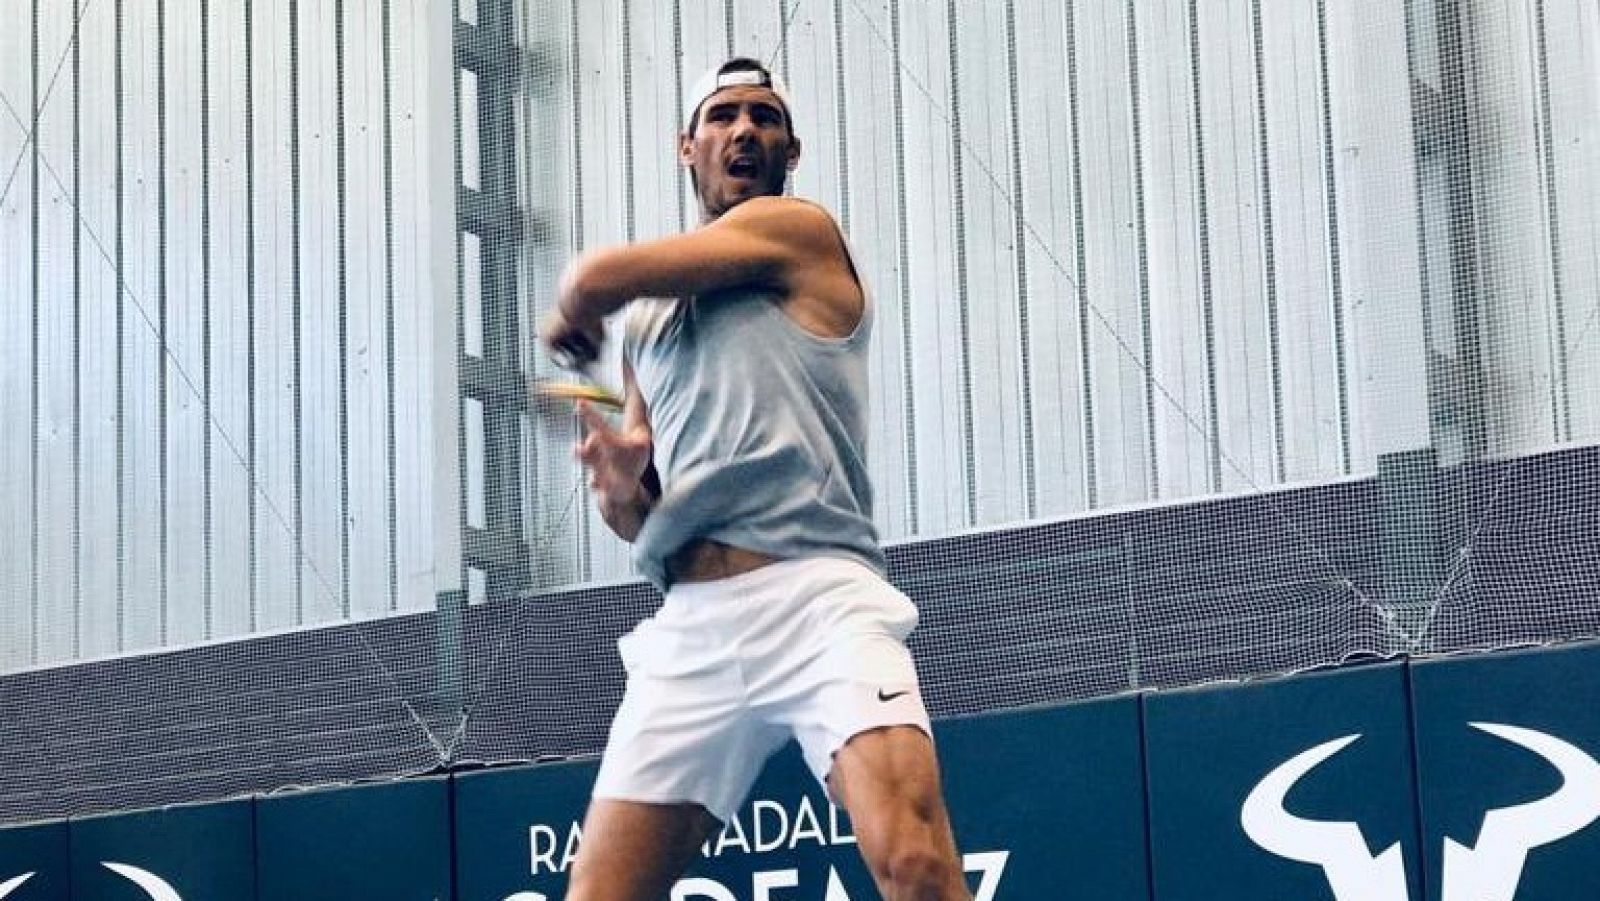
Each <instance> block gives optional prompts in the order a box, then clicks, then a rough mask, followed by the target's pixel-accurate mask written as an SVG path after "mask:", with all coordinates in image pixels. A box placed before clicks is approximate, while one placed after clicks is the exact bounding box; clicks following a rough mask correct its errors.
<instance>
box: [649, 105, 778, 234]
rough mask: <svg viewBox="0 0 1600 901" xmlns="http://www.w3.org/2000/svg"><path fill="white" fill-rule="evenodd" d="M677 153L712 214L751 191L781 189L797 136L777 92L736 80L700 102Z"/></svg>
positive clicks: (763, 193)
mask: <svg viewBox="0 0 1600 901" xmlns="http://www.w3.org/2000/svg"><path fill="white" fill-rule="evenodd" d="M678 158H679V159H680V160H681V161H682V163H683V164H684V165H685V166H688V167H689V168H690V170H691V171H693V172H694V177H695V183H696V185H697V186H698V188H699V193H700V205H701V206H702V207H703V208H704V209H705V213H706V215H707V217H708V218H716V217H717V216H720V215H722V214H723V213H725V212H727V211H728V210H730V209H732V208H733V207H734V206H736V205H738V204H740V203H742V202H744V201H746V200H749V199H750V198H752V197H762V196H767V195H774V194H782V193H783V183H784V181H785V179H787V178H788V176H789V170H790V169H793V168H794V165H795V163H797V162H799V160H800V142H799V140H797V139H796V138H795V137H794V135H792V134H790V133H789V124H788V117H787V116H786V115H785V114H784V111H783V104H782V102H781V101H779V100H778V97H777V95H776V94H774V93H772V91H771V90H769V89H767V88H764V87H759V86H756V85H734V86H732V87H726V88H723V89H721V90H719V91H717V92H716V93H715V94H712V95H711V96H710V97H707V98H706V101H705V103H703V104H701V105H700V114H699V116H698V120H697V122H696V125H695V130H694V133H693V134H692V135H689V134H685V135H683V136H682V137H680V138H679V140H678Z"/></svg>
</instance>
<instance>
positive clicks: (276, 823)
mask: <svg viewBox="0 0 1600 901" xmlns="http://www.w3.org/2000/svg"><path fill="white" fill-rule="evenodd" d="M256 877H257V883H256V884H257V889H258V893H257V898H258V899H259V901H450V899H451V897H452V895H451V893H450V783H449V780H447V779H444V778H437V779H413V780H408V781H405V782H395V783H391V784H387V785H367V786H361V787H358V788H345V789H334V790H331V791H318V792H306V793H304V794H296V795H285V796H282V797H273V798H261V799H260V800H258V801H257V802H256Z"/></svg>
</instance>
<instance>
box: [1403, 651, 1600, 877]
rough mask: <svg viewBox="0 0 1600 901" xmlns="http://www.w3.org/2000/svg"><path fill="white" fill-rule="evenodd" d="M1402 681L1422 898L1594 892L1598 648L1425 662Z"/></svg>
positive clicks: (1599, 743)
mask: <svg viewBox="0 0 1600 901" xmlns="http://www.w3.org/2000/svg"><path fill="white" fill-rule="evenodd" d="M1411 682H1412V692H1413V698H1414V704H1415V710H1416V714H1415V715H1416V723H1417V769H1418V772H1419V774H1420V776H1421V795H1422V815H1423V825H1424V827H1425V828H1424V832H1423V841H1424V852H1425V857H1426V859H1427V870H1426V872H1427V874H1428V898H1430V899H1436V901H1437V899H1444V901H1511V899H1512V898H1515V899H1516V901H1572V899H1578V898H1583V899H1589V898H1600V823H1597V822H1595V819H1596V817H1597V816H1600V763H1596V760H1597V759H1600V646H1596V645H1593V644H1588V645H1582V646H1574V647H1569V648H1561V649H1555V650H1541V651H1531V652H1523V653H1514V654H1494V655H1487V656H1477V657H1463V658H1456V659H1441V660H1431V661H1427V662H1423V663H1418V664H1416V665H1414V666H1413V668H1412V672H1411ZM1447 842H1448V843H1449V845H1452V846H1453V847H1450V848H1449V849H1448V850H1447Z"/></svg>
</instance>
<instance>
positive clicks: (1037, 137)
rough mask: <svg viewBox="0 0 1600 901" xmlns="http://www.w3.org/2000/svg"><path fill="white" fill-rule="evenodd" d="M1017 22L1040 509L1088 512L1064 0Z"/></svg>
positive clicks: (1031, 3)
mask: <svg viewBox="0 0 1600 901" xmlns="http://www.w3.org/2000/svg"><path fill="white" fill-rule="evenodd" d="M1016 18H1017V68H1018V86H1017V87H1018V91H1019V97H1018V110H1019V113H1020V115H1019V119H1020V126H1021V127H1020V129H1019V132H1018V137H1019V140H1021V142H1022V150H1021V154H1022V187H1023V191H1022V193H1023V198H1022V200H1023V202H1024V206H1023V207H1022V209H1023V212H1024V217H1025V218H1024V221H1023V226H1024V232H1025V237H1024V241H1025V248H1026V253H1027V260H1028V281H1027V284H1026V288H1027V292H1028V307H1027V311H1028V328H1027V334H1026V338H1027V340H1028V341H1029V342H1030V350H1031V359H1032V373H1031V378H1032V382H1033V383H1032V385H1031V386H1030V389H1031V394H1032V398H1033V421H1032V422H1031V423H1027V422H1025V423H1022V425H1023V426H1025V427H1026V428H1028V429H1030V430H1031V433H1032V441H1033V446H1034V454H1033V459H1034V468H1035V474H1034V481H1035V485H1036V492H1037V496H1036V512H1037V513H1039V514H1041V515H1046V516H1061V515H1065V514H1069V513H1077V512H1080V511H1082V510H1084V509H1087V507H1088V490H1087V485H1088V473H1087V472H1086V471H1085V466H1086V461H1085V455H1084V444H1083V435H1084V406H1083V398H1084V393H1083V381H1082V374H1083V369H1082V359H1083V346H1082V342H1081V341H1080V335H1079V329H1078V325H1079V317H1078V312H1079V299H1080V298H1079V285H1078V282H1077V268H1078V230H1077V227H1076V221H1075V218H1074V216H1073V211H1074V209H1075V204H1074V200H1073V198H1074V191H1075V185H1074V183H1073V158H1074V156H1073V155H1074V152H1075V147H1076V135H1075V134H1074V132H1073V130H1072V122H1073V120H1072V109H1071V106H1070V103H1071V101H1070V97H1069V96H1068V92H1067V91H1066V90H1064V89H1063V86H1064V85H1065V84H1066V83H1067V59H1066V56H1065V54H1063V53H1062V52H1061V48H1062V42H1063V40H1064V39H1065V37H1066V10H1064V9H1063V7H1062V5H1061V4H1060V3H1058V2H1055V0H1027V2H1019V3H1018V4H1017V10H1016Z"/></svg>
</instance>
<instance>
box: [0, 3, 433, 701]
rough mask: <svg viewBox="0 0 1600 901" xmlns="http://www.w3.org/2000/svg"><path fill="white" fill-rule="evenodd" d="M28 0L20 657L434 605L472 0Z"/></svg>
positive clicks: (3, 244) (6, 495) (7, 651)
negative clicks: (448, 266)
mask: <svg viewBox="0 0 1600 901" xmlns="http://www.w3.org/2000/svg"><path fill="white" fill-rule="evenodd" d="M4 16H5V20H6V21H5V25H4V27H0V101H3V103H4V106H5V109H4V110H3V111H0V166H3V168H0V178H3V179H4V181H3V196H0V255H3V256H0V534H3V536H4V539H3V541H0V669H11V668H15V667H19V666H27V665H32V664H41V663H50V662H57V661H63V660H71V659H82V658H88V657H94V656H100V655H105V654H111V653H118V652H124V651H130V650H140V649H148V648H152V647H159V646H169V645H177V644H189V643H194V642H196V641H202V640H208V639H216V638H224V637H231V636H238V635H244V634H249V633H255V632H260V631H265V630H272V629H280V628H285V627H293V626H297V625H302V624H308V623H316V622H328V621H333V620H340V619H345V618H350V617H363V616H371V615H378V614H383V613H387V612H390V611H397V610H412V609H419V608H428V607H431V606H432V604H433V598H434V592H435V588H436V586H435V573H434V569H435V565H434V549H435V546H436V545H437V544H439V542H440V540H441V539H440V535H439V534H438V533H440V532H444V531H448V530H450V529H453V528H454V524H453V523H449V522H447V523H445V524H444V525H440V524H439V523H438V522H437V517H436V515H435V511H434V498H433V496H432V494H431V487H430V486H431V485H432V482H433V479H434V478H435V473H436V472H439V471H440V470H441V466H440V461H439V460H436V459H435V452H434V441H435V436H434V431H435V428H436V422H435V420H436V414H435V410H434V406H435V405H434V401H433V392H434V378H435V374H436V369H437V367H438V363H439V358H438V354H437V352H436V342H435V333H436V331H437V330H438V326H437V325H436V323H435V321H434V319H435V297H436V296H449V292H450V288H451V287H452V284H453V281H454V274H453V271H449V272H446V273H445V274H446V275H447V278H446V279H444V280H443V281H441V279H440V277H439V276H440V272H439V267H438V266H437V265H436V261H437V257H438V250H437V247H439V246H442V247H444V248H445V249H446V250H447V251H450V249H451V248H452V247H453V241H454V237H453V236H454V227H453V223H454V192H453V189H452V183H451V179H452V176H451V175H450V173H451V171H452V168H453V163H452V159H453V134H454V130H453V127H452V126H453V123H452V121H451V118H450V117H451V110H452V107H451V106H450V104H449V103H448V99H449V93H448V73H449V71H450V37H449V34H448V25H449V21H450V11H449V9H448V7H439V6H438V5H437V4H433V3H430V2H427V0H413V2H396V3H392V4H391V3H388V2H382V3H380V2H371V0H350V2H339V0H328V2H321V0H319V2H303V3H302V2H296V0H289V2H288V3H279V2H254V0H242V2H223V0H79V2H78V3H77V4H76V5H74V4H72V3H69V2H63V0H18V2H10V3H7V4H6V5H5V10H4ZM441 25H442V26H443V33H444V36H443V38H442V40H441V39H440V37H439V34H440V31H441V29H440V26H441ZM439 82H443V83H444V84H445V85H446V87H445V90H444V92H443V94H439V92H438V91H437V90H436V88H435V87H434V85H435V84H437V83H439ZM440 97H443V98H444V100H445V101H446V102H444V103H441V102H440ZM438 136H442V140H441V138H440V137H438ZM435 173H443V178H442V181H441V179H440V178H439V177H437V176H436V175H435ZM441 239H442V242H443V243H442V245H441V243H440V242H441ZM450 252H451V253H452V255H453V251H450ZM441 288H442V289H443V290H441ZM447 309H448V310H449V312H450V315H451V316H453V309H449V308H447ZM446 346H447V347H453V346H454V341H453V339H452V340H451V341H450V342H449V344H447V345H446ZM446 359H447V362H448V363H449V366H448V368H449V369H450V370H451V371H453V368H454V362H453V360H451V359H449V358H446ZM449 427H450V430H451V433H452V443H453V435H454V422H453V419H452V420H451V421H450V426H449ZM453 466H454V464H453V461H445V462H444V467H443V471H444V472H446V473H448V472H451V471H453ZM452 478H453V477H452ZM455 578H456V577H455V575H454V574H453V573H452V574H451V576H450V580H454V579H455Z"/></svg>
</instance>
